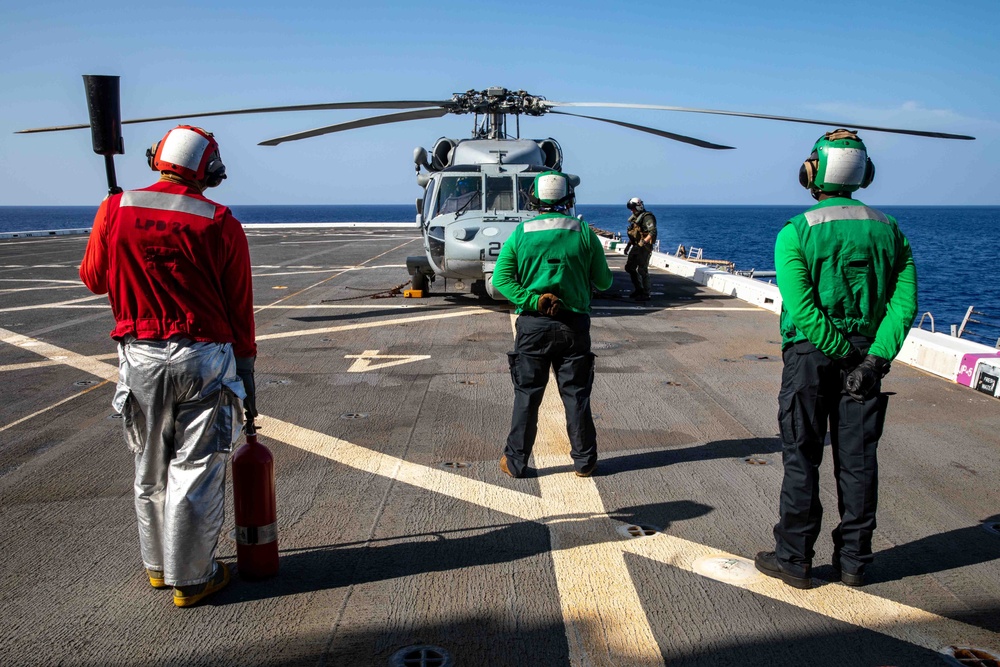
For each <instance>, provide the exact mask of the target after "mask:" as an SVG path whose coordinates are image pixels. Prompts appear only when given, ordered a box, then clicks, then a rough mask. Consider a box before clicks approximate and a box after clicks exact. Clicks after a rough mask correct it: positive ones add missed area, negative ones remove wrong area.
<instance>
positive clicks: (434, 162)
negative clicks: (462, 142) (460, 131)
mask: <svg viewBox="0 0 1000 667" xmlns="http://www.w3.org/2000/svg"><path fill="white" fill-rule="evenodd" d="M457 145H458V142H456V141H455V140H454V139H448V138H447V137H441V138H440V139H438V140H437V142H436V143H435V144H434V148H433V149H432V150H431V169H432V170H433V171H441V170H442V169H444V168H445V167H449V166H451V158H452V156H453V155H454V154H455V146H457Z"/></svg>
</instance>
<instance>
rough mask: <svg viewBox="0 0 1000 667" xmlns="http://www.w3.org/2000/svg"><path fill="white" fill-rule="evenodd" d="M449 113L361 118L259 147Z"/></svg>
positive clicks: (420, 112) (430, 111)
mask: <svg viewBox="0 0 1000 667" xmlns="http://www.w3.org/2000/svg"><path fill="white" fill-rule="evenodd" d="M448 113H449V111H448V110H447V109H420V110H418V111H406V112H404V113H391V114H387V115H385V116H372V117H370V118H361V119H360V120H352V121H349V122H347V123H337V124H336V125H327V126H326V127H317V128H316V129H315V130H306V131H305V132H296V133H295V134H286V135H285V136H283V137H277V138H275V139H268V140H267V141H262V142H260V143H259V144H257V145H258V146H277V145H278V144H281V143H284V142H286V141H298V140H299V139H308V138H310V137H319V136H322V135H324V134H330V133H331V132H343V131H344V130H356V129H358V128H361V127H373V126H375V125H387V124H389V123H402V122H404V121H407V120H420V119H422V118H440V117H441V116H445V115H447V114H448Z"/></svg>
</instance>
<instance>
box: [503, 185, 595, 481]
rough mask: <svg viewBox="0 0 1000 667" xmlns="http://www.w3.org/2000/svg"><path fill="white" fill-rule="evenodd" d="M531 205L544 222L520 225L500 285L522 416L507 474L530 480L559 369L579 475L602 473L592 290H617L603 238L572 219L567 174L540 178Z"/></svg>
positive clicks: (513, 430)
mask: <svg viewBox="0 0 1000 667" xmlns="http://www.w3.org/2000/svg"><path fill="white" fill-rule="evenodd" d="M529 199H530V200H531V202H532V204H533V205H534V206H535V207H536V208H537V209H538V211H539V215H538V216H537V217H534V218H532V219H530V220H526V221H525V222H523V223H521V224H519V225H518V226H517V228H516V229H515V230H514V232H513V233H512V234H511V235H510V238H509V239H507V242H506V243H504V245H503V248H502V249H501V250H500V256H499V257H498V258H497V263H496V267H495V269H494V273H493V286H494V287H495V288H496V289H497V290H498V291H499V292H500V293H501V294H503V295H504V296H505V297H507V299H508V300H509V301H510V302H511V303H512V304H514V306H515V307H516V312H517V313H519V314H520V317H518V318H517V322H516V324H515V328H516V330H517V335H516V337H515V340H514V351H513V352H510V353H508V355H507V356H508V361H509V363H510V375H511V379H512V380H513V382H514V413H513V416H512V417H511V427H510V434H509V435H508V436H507V445H506V447H505V448H504V455H503V456H502V457H500V470H502V471H503V472H504V473H506V474H507V475H510V476H511V477H523V476H524V475H525V473H526V472H527V467H528V457H529V456H531V449H532V447H533V446H534V444H535V435H536V433H537V430H538V408H539V406H540V405H541V403H542V396H543V394H544V393H545V385H546V384H547V382H548V378H549V369H550V368H551V369H552V370H553V371H554V373H555V377H556V382H557V384H558V385H559V395H560V396H561V397H562V401H563V405H564V406H565V408H566V430H567V433H568V435H569V441H570V446H571V449H572V451H571V456H572V458H573V467H574V468H575V469H576V474H577V475H578V476H580V477H588V476H590V475H591V474H593V472H594V469H595V468H596V466H597V434H596V431H595V429H594V418H593V416H592V415H591V411H590V392H591V388H592V386H593V383H594V359H595V357H594V355H593V354H592V353H591V351H590V296H591V285H593V286H594V287H596V288H597V289H598V290H605V289H608V288H609V287H611V280H612V277H611V270H610V269H609V268H608V262H607V259H606V258H605V256H604V247H603V246H602V245H601V242H600V240H599V239H598V238H597V234H595V233H594V231H593V230H592V229H591V228H590V226H589V225H587V224H585V223H584V222H582V221H581V220H578V219H577V218H574V217H572V216H570V215H567V213H566V212H567V211H568V210H569V208H570V207H571V206H572V205H573V189H572V187H571V186H570V184H569V180H568V179H567V178H566V176H565V175H564V174H561V173H559V172H557V171H547V172H542V173H540V174H538V175H537V176H536V177H535V181H534V184H533V186H532V190H531V194H530V195H529Z"/></svg>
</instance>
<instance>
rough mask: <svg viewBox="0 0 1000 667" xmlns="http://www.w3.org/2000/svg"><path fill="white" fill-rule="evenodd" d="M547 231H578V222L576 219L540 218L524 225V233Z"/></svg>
mask: <svg viewBox="0 0 1000 667" xmlns="http://www.w3.org/2000/svg"><path fill="white" fill-rule="evenodd" d="M547 229H571V230H573V231H574V232H578V231H580V221H579V220H577V219H576V218H541V219H538V220H529V221H528V222H526V223H524V231H526V232H544V231H545V230H547Z"/></svg>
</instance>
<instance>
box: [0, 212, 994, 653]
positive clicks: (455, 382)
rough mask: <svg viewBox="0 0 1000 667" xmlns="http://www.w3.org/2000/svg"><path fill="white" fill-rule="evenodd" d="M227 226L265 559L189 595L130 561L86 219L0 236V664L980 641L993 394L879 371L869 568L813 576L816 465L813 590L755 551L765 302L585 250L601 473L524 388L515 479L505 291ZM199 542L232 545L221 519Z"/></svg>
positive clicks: (553, 412)
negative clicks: (265, 517)
mask: <svg viewBox="0 0 1000 667" xmlns="http://www.w3.org/2000/svg"><path fill="white" fill-rule="evenodd" d="M248 235H249V238H250V244H251V255H252V260H253V265H254V276H255V277H254V285H255V302H256V304H257V309H258V310H257V331H258V343H259V348H260V354H259V357H258V360H257V384H258V405H259V408H260V411H261V413H262V417H261V418H260V421H259V426H260V430H261V434H262V436H263V440H264V442H266V444H268V446H270V447H271V449H272V451H273V452H274V455H275V459H276V475H277V489H278V523H279V538H280V547H281V572H280V575H279V576H278V577H277V578H275V579H273V580H270V581H266V582H258V583H250V582H245V581H242V580H239V579H238V578H237V579H236V580H235V581H234V583H233V584H232V585H231V586H230V587H229V588H227V589H226V590H225V591H223V592H222V593H219V594H217V595H216V596H213V597H212V598H210V599H209V601H208V602H207V603H206V604H205V605H203V606H200V607H195V608H192V609H188V610H178V609H176V608H174V607H173V605H172V603H171V600H170V593H169V591H166V592H163V591H155V590H153V589H151V588H150V587H149V584H148V582H147V581H146V580H145V579H144V576H143V573H142V570H141V565H140V561H139V555H138V544H137V535H136V528H135V515H134V512H133V508H132V483H131V476H132V472H131V470H132V459H131V456H130V454H129V452H128V451H127V449H126V447H125V445H124V443H123V441H122V437H121V434H120V429H121V423H120V421H119V420H117V419H116V418H115V415H114V414H113V411H112V409H111V407H110V402H111V397H112V393H113V390H114V381H115V379H116V376H117V366H116V364H117V357H116V356H115V354H114V351H115V348H114V344H113V341H111V340H110V339H109V338H108V335H107V334H108V331H110V329H111V325H112V320H111V315H110V312H109V309H108V306H107V302H106V299H105V298H103V297H93V296H92V295H90V293H89V292H88V291H87V290H86V289H85V288H84V287H82V286H81V285H80V284H79V280H78V277H77V266H78V264H79V260H80V258H81V257H82V254H83V249H84V246H85V243H86V237H83V236H69V237H59V238H52V239H38V240H10V241H0V294H2V300H0V329H2V331H0V338H2V340H3V343H2V345H0V382H2V386H3V396H4V400H3V401H2V402H0V506H2V509H0V522H2V525H3V526H4V530H3V531H2V532H0V544H2V553H3V566H2V569H3V592H4V595H3V597H4V601H5V609H4V614H3V619H4V620H3V624H2V627H3V631H2V633H0V655H2V656H4V657H3V660H2V662H3V663H4V664H11V665H20V664H61V665H94V666H97V665H148V664H184V665H194V664H204V665H229V664H231V665H247V664H251V665H300V664H303V665H311V664H322V665H387V664H390V660H391V659H392V658H393V656H394V655H397V652H398V651H400V650H401V649H404V648H406V647H417V646H432V647H438V648H439V649H442V650H443V651H444V652H446V653H447V654H448V655H450V657H451V659H452V660H453V661H454V664H456V665H660V664H664V663H669V664H671V665H675V664H680V665H726V664H733V665H736V664H739V665H807V664H808V665H924V664H926V665H938V664H944V662H943V659H942V658H941V657H940V654H939V653H938V650H939V649H941V648H942V647H945V646H948V645H971V646H978V647H983V648H989V649H992V650H993V651H998V650H1000V641H998V635H997V634H996V633H997V632H998V631H1000V560H998V558H1000V534H996V532H991V531H990V530H989V529H990V528H991V527H993V526H995V524H998V523H1000V492H998V491H997V483H996V480H997V479H998V471H1000V456H998V454H1000V443H998V435H997V434H998V432H1000V403H997V402H996V401H995V400H994V399H990V398H987V397H985V396H982V395H980V394H977V393H976V392H974V391H972V390H969V389H968V388H964V387H958V386H955V385H951V384H949V383H947V382H944V381H942V380H939V379H936V378H934V377H931V376H929V375H926V374H924V373H921V372H919V371H916V370H913V369H911V368H908V367H905V366H902V365H901V364H897V365H896V366H895V367H894V368H893V370H892V374H891V375H890V376H889V377H888V378H887V380H886V382H885V389H886V390H887V391H889V392H893V393H894V396H893V397H892V398H891V403H890V408H889V418H888V423H887V426H886V432H885V436H884V438H883V440H882V443H881V446H880V466H881V480H882V484H881V493H880V508H879V527H878V530H877V532H876V535H875V549H876V552H877V556H876V562H875V565H874V567H873V568H872V569H871V571H870V579H871V583H870V584H869V585H868V586H865V587H864V588H862V589H850V588H847V587H846V586H844V585H842V584H840V583H833V573H832V570H831V568H830V566H829V558H830V552H831V544H830V539H829V530H830V529H831V528H832V527H833V522H832V519H831V517H832V516H834V515H835V513H836V497H835V493H834V487H833V479H832V477H833V475H832V461H831V459H830V456H829V452H827V454H826V461H825V462H824V468H823V475H822V479H823V504H824V506H825V507H826V510H827V514H826V522H825V524H824V531H823V535H822V537H821V538H820V541H819V543H818V545H817V552H818V553H817V557H816V561H815V568H814V575H815V578H814V580H815V584H816V587H815V588H814V589H813V590H811V591H799V590H795V589H792V588H789V587H786V586H784V585H783V584H781V583H780V582H778V581H776V580H773V579H768V578H765V577H762V576H759V575H757V574H756V573H755V572H754V570H753V567H752V564H750V561H749V560H748V559H752V558H753V555H754V553H755V552H757V551H759V550H762V549H768V548H772V546H773V542H772V537H771V529H772V527H773V524H774V522H775V520H776V516H777V503H778V491H779V485H780V480H781V455H780V443H779V440H778V438H777V436H776V434H777V424H776V411H777V405H776V399H775V397H776V395H777V390H778V384H779V381H780V372H781V361H780V349H779V348H780V346H779V342H778V333H777V318H776V316H775V315H774V314H772V313H770V312H767V311H764V310H761V309H758V308H755V307H752V306H749V305H748V304H746V303H744V302H741V301H738V300H736V299H733V298H729V297H726V296H723V295H720V294H717V293H714V292H711V291H708V290H706V289H704V288H702V287H700V286H697V285H694V284H693V283H690V282H687V281H685V280H682V279H680V278H676V277H673V276H669V275H666V274H663V273H659V272H656V273H654V275H653V284H654V297H653V300H652V301H651V302H650V303H649V304H648V305H646V306H644V307H639V306H636V305H635V304H633V303H632V302H630V301H628V300H627V299H625V298H624V294H625V293H627V292H628V291H629V283H628V279H627V276H626V275H625V273H624V272H623V270H622V258H621V257H620V256H618V255H612V256H610V257H609V259H610V262H611V264H612V268H613V270H614V272H615V285H614V287H613V288H612V290H611V291H610V292H609V294H610V295H612V297H614V298H601V299H598V300H597V301H596V302H595V309H594V318H593V340H594V351H595V352H596V353H597V355H598V357H599V358H598V363H597V374H596V381H595V385H594V398H593V407H594V412H595V418H596V425H597V432H598V447H599V451H600V457H601V460H600V464H599V469H598V473H597V474H596V475H595V476H594V477H592V478H587V479H581V478H577V477H575V476H574V475H573V474H572V467H571V465H570V459H569V456H568V442H567V440H566V434H565V421H564V418H563V412H562V405H561V403H560V401H559V398H558V395H557V393H555V392H554V391H549V393H548V394H547V396H546V399H545V403H544V405H543V409H542V417H541V421H540V425H539V438H538V444H537V445H536V451H535V456H534V461H533V467H537V469H538V472H537V474H535V475H533V476H531V477H529V478H527V479H521V480H512V479H509V478H507V477H506V476H504V475H502V474H501V473H500V472H499V471H498V469H497V459H498V457H499V456H500V452H501V448H502V443H503V441H504V439H505V437H506V433H507V429H508V427H509V424H510V410H511V405H512V400H513V392H512V388H511V381H510V376H509V373H508V369H507V356H506V353H507V351H509V350H510V349H511V348H512V345H513V334H512V321H513V320H512V316H511V312H510V310H509V308H508V307H507V306H506V305H505V304H496V303H493V302H489V301H483V300H480V299H478V298H476V297H473V296H471V295H469V294H467V293H444V294H443V293H441V292H442V290H443V289H444V287H445V286H444V284H443V283H442V281H438V282H437V283H435V285H434V286H433V287H432V291H433V293H432V295H431V296H430V297H429V298H426V299H420V300H416V299H403V298H402V297H401V296H395V297H389V298H371V295H374V294H378V293H382V292H384V291H386V290H388V289H390V288H392V287H396V286H398V285H400V284H401V283H404V282H405V281H406V280H407V276H406V271H405V258H406V256H407V255H414V254H419V252H420V240H419V239H418V238H417V237H416V236H415V234H414V233H412V232H399V231H389V232H371V231H364V230H351V231H322V232H321V231H309V232H304V231H295V230H266V231H265V230H257V231H254V230H251V231H249V232H248ZM448 287H449V290H450V291H452V292H454V289H453V286H451V285H449V286H448ZM550 384H551V383H550ZM550 389H554V387H550ZM230 503H231V499H230ZM231 516H232V513H231V511H229V512H228V514H227V517H229V518H227V525H228V527H229V528H231V526H232V519H231ZM227 530H228V528H227ZM645 533H651V534H649V535H645ZM635 535H638V537H636V536H635ZM219 553H220V556H221V557H223V558H225V559H227V560H230V562H234V561H235V544H234V543H233V542H232V540H231V539H230V538H229V537H228V536H227V535H224V536H223V539H222V540H221V542H220V547H219ZM426 655H428V656H430V657H433V654H426ZM397 657H398V655H397ZM397 664H404V663H402V662H398V660H397ZM412 664H419V663H412ZM426 664H436V663H434V662H426Z"/></svg>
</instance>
